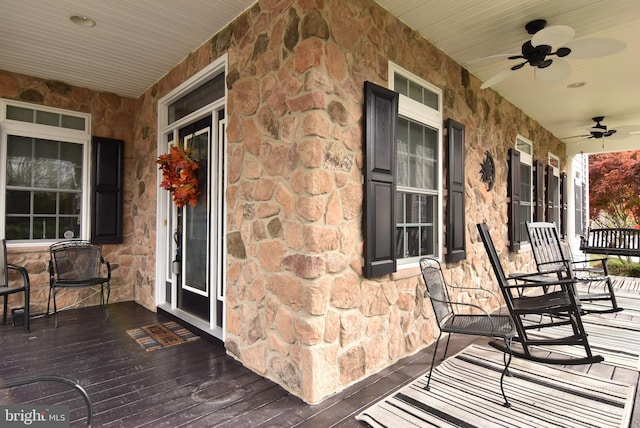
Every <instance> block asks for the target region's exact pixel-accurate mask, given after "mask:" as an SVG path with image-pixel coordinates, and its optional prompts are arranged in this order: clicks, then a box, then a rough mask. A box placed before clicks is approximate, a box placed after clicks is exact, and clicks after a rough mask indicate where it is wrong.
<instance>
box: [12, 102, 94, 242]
mask: <svg viewBox="0 0 640 428" xmlns="http://www.w3.org/2000/svg"><path fill="white" fill-rule="evenodd" d="M0 108H1V111H2V115H1V116H0V126H1V128H2V134H1V138H2V143H3V144H2V149H1V150H2V153H0V158H1V159H4V163H3V173H2V174H0V186H1V188H2V199H1V202H0V211H1V212H2V218H3V219H4V221H3V222H2V224H1V225H0V227H1V228H2V230H1V231H0V233H2V234H3V235H4V236H5V238H6V239H7V240H8V241H18V242H33V241H52V240H56V239H62V238H87V237H88V231H89V224H88V221H87V215H88V214H87V212H88V210H87V207H88V199H89V198H88V196H87V192H86V189H87V188H88V183H89V171H87V169H88V168H87V164H88V162H87V156H88V153H89V143H90V135H89V132H88V129H89V128H90V126H89V123H90V116H89V115H86V114H81V113H75V112H69V111H64V110H58V109H51V108H45V107H42V106H34V105H30V104H25V103H19V102H16V101H9V100H0Z"/></svg>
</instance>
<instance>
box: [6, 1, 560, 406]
mask: <svg viewBox="0 0 640 428" xmlns="http://www.w3.org/2000/svg"><path fill="white" fill-rule="evenodd" d="M225 53H227V54H228V75H227V86H228V99H227V118H228V122H227V151H226V157H227V164H228V168H227V170H228V174H227V180H228V187H227V189H226V196H225V203H226V207H227V213H228V216H227V221H226V226H227V231H226V233H227V247H228V254H227V266H226V281H227V282H226V305H227V318H226V347H227V351H228V353H229V354H230V355H232V356H233V357H234V358H236V359H238V360H240V361H241V362H242V363H243V364H244V365H245V366H247V367H249V368H251V369H252V370H254V371H256V372H257V373H260V374H261V375H263V376H265V377H268V378H270V379H273V380H274V381H276V382H278V383H279V384H280V385H282V386H283V387H284V388H286V389H288V390H289V391H291V392H292V393H294V394H296V395H298V396H300V397H301V398H302V399H304V400H305V401H307V402H312V403H313V402H318V401H321V400H322V399H323V398H325V397H327V396H329V395H331V394H333V393H335V392H336V391H339V390H341V389H343V388H345V387H346V386H348V385H350V384H352V383H354V382H356V381H358V380H360V379H362V378H364V377H366V376H368V375H370V374H372V373H375V372H377V371H379V370H381V369H383V368H384V367H387V366H389V365H390V364H392V363H393V362H395V361H397V360H398V359H399V358H401V357H404V356H406V355H409V354H412V353H414V352H416V351H418V350H420V349H421V348H423V347H425V346H427V345H428V344H429V343H431V342H432V341H433V340H434V338H435V337H436V335H437V326H436V324H435V322H434V320H433V314H432V311H431V309H430V307H429V303H428V301H426V300H425V299H424V297H423V285H422V283H421V279H420V276H419V271H418V270H417V269H409V270H403V271H401V272H398V273H396V274H394V275H389V276H385V277H382V278H378V279H376V280H368V279H365V278H364V277H363V276H362V264H363V238H362V231H361V230H362V225H361V222H362V198H363V173H362V167H363V157H364V153H363V141H362V136H363V130H362V126H361V125H362V111H363V86H364V81H366V80H369V81H373V82H375V83H378V84H381V85H383V86H386V82H387V73H388V69H387V68H388V61H389V60H391V61H393V62H395V63H396V64H398V65H400V66H402V67H404V68H405V69H407V70H409V71H411V72H413V73H414V74H416V75H418V76H421V77H422V78H424V79H425V80H427V81H429V82H431V83H432V84H434V85H436V86H438V87H440V88H442V90H443V110H444V111H443V113H444V114H443V117H444V118H445V120H446V119H447V118H453V119H455V120H457V121H458V122H461V123H463V124H464V125H465V127H466V155H467V157H466V184H467V186H466V189H467V191H466V196H467V201H466V203H467V218H466V223H467V258H466V260H464V261H462V262H459V263H456V264H451V265H448V266H447V268H448V270H447V272H446V273H445V274H446V278H447V280H450V281H451V282H457V283H461V282H463V281H464V282H466V283H468V284H474V285H480V284H482V285H484V286H491V287H493V288H494V289H495V288H496V285H495V282H494V280H493V273H492V272H490V269H491V268H490V266H489V264H488V260H487V258H486V255H485V253H484V248H483V247H482V243H481V242H480V241H479V239H478V236H477V231H476V229H475V224H476V223H478V222H481V221H486V222H487V223H488V224H489V225H490V226H491V227H492V236H493V238H494V241H495V243H496V246H497V248H498V250H499V252H500V253H501V256H502V261H503V263H504V265H505V267H506V269H507V270H508V271H514V270H525V269H527V268H531V266H532V260H531V256H530V254H528V253H527V252H521V253H518V254H513V253H509V252H508V251H507V250H506V244H507V228H506V225H507V221H508V218H507V197H506V195H507V172H508V167H507V150H508V149H509V148H511V147H514V144H515V138H516V135H517V134H521V135H523V136H525V137H527V138H529V139H530V140H532V141H533V142H534V143H535V146H534V151H535V153H534V158H536V159H546V156H547V153H548V152H552V153H554V154H556V155H558V156H559V157H560V158H561V159H562V160H563V162H564V158H565V151H564V146H563V144H562V143H561V142H560V141H559V140H557V139H556V138H554V137H553V136H552V135H551V133H549V132H548V131H546V130H545V129H543V128H542V127H540V125H539V124H538V123H536V122H535V121H533V120H531V119H530V118H529V117H527V116H526V115H525V114H524V113H523V112H522V111H520V110H518V109H517V108H515V107H514V106H513V105H511V104H510V103H508V102H507V101H505V100H504V99H502V98H501V97H500V96H499V95H498V94H497V93H496V92H494V91H493V90H484V91H482V90H480V89H479V87H480V82H479V81H478V80H477V79H476V78H475V77H473V76H471V75H469V73H468V72H467V71H466V70H464V69H463V68H462V67H461V66H460V65H459V64H457V63H455V62H454V61H453V60H451V59H450V58H448V57H447V56H446V55H444V54H443V53H442V52H440V51H439V50H438V49H436V48H435V47H434V46H433V45H431V44H430V43H429V42H428V41H426V40H425V39H423V38H422V37H421V36H420V35H419V34H417V33H416V32H414V31H413V30H411V29H410V28H408V27H407V26H405V25H404V24H402V23H401V22H400V21H399V20H398V19H396V18H395V17H393V16H392V15H390V14H388V13H387V12H386V11H385V10H383V9H382V8H380V7H379V6H378V5H377V4H375V3H374V2H372V1H371V0H350V1H343V0H261V1H258V2H257V3H256V4H255V5H254V6H253V7H252V8H251V9H249V10H248V11H246V12H245V13H244V14H242V15H241V16H239V17H238V18H237V19H236V20H234V21H233V22H232V23H231V24H230V25H229V26H228V27H226V28H225V29H223V30H222V31H221V32H219V33H218V34H216V35H214V36H213V37H212V38H211V39H210V40H209V41H208V42H206V43H205V44H203V45H202V46H201V47H200V48H199V49H197V50H196V51H195V52H193V53H192V54H191V55H190V56H189V57H188V58H187V59H185V61H183V62H182V63H181V64H179V65H178V66H177V67H176V68H174V69H173V70H172V71H171V72H169V73H168V74H167V75H166V76H165V77H164V78H163V79H161V80H160V81H159V82H157V83H156V84H155V85H154V86H153V87H151V88H150V89H149V90H148V91H146V92H145V93H144V94H142V95H141V96H140V97H139V98H138V99H137V101H136V105H135V108H134V109H133V110H134V111H135V119H134V120H133V121H132V122H131V121H129V122H127V124H128V125H132V129H133V138H132V144H131V145H130V147H131V150H128V149H127V150H126V154H127V159H126V162H125V166H126V186H127V203H126V207H127V210H126V213H125V224H127V225H130V228H129V227H128V228H127V230H128V233H127V238H126V240H125V245H123V246H122V247H123V249H122V250H120V251H126V254H127V255H128V256H129V260H128V261H129V262H130V263H131V265H130V266H129V267H128V269H129V274H128V276H127V278H129V280H130V281H131V283H130V284H131V285H132V287H133V297H134V298H135V300H136V301H138V302H140V303H142V304H143V305H145V306H147V307H149V308H151V309H153V308H155V300H154V283H155V282H154V281H155V278H154V276H155V265H154V263H153V262H152V261H153V260H154V249H155V221H156V219H155V198H156V192H157V181H156V177H157V171H156V165H155V163H153V162H152V161H151V160H150V159H154V158H155V156H156V155H157V153H156V145H157V102H158V100H159V99H160V98H161V97H162V96H164V95H166V94H167V93H168V92H169V91H171V90H172V89H173V88H175V87H176V86H178V85H179V84H180V83H182V82H184V81H185V80H187V79H188V78H189V77H191V76H192V75H193V74H195V73H196V72H197V71H199V70H201V69H202V68H204V67H205V66H206V65H208V64H209V63H211V62H212V61H213V60H215V59H216V58H218V57H220V56H221V55H222V54H225ZM2 86H4V85H2V83H0V87H2ZM2 96H6V95H2ZM127 102H128V101H127ZM51 105H54V104H51ZM72 106H73V104H72ZM82 111H85V110H82ZM124 119H125V118H123V120H124ZM94 120H95V119H94ZM104 136H109V135H104ZM116 138H118V137H116ZM127 143H128V140H127ZM128 147H129V145H128V146H127V148H128ZM443 147H446V145H444V142H443ZM485 150H489V151H490V152H491V153H492V155H493V157H494V160H495V164H496V170H497V171H496V183H495V186H494V189H493V190H492V191H491V192H487V191H486V187H485V185H484V184H483V183H482V182H481V181H480V172H479V171H480V164H481V162H482V160H483V159H484V153H485ZM133 153H137V154H145V156H133V155H132V154H133ZM147 154H148V155H147ZM445 156H446V153H445ZM443 179H444V178H443ZM445 193H446V189H445ZM445 212H446V207H445ZM441 242H444V236H443V237H441ZM125 249H126V250H125ZM122 264H124V263H122ZM459 297H460V298H462V299H464V300H467V301H474V300H476V296H459Z"/></svg>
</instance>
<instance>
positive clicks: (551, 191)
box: [547, 165, 560, 227]
mask: <svg viewBox="0 0 640 428" xmlns="http://www.w3.org/2000/svg"><path fill="white" fill-rule="evenodd" d="M557 191H558V189H556V186H555V183H554V181H553V167H552V166H551V165H549V166H547V221H550V222H553V223H557V222H558V220H560V219H557V218H555V217H554V215H553V210H554V209H555V208H556V204H555V203H554V201H553V199H554V195H555V194H556V192H557ZM556 227H558V224H556Z"/></svg>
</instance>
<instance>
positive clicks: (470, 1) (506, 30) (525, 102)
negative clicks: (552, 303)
mask: <svg viewBox="0 0 640 428" xmlns="http://www.w3.org/2000/svg"><path fill="white" fill-rule="evenodd" d="M345 1H349V0H345ZM377 2H378V3H379V4H380V5H381V6H382V7H384V8H385V9H387V10H389V11H390V12H391V13H393V14H394V15H396V16H398V17H399V18H400V19H401V20H402V21H404V22H405V23H406V24H407V25H409V26H410V27H412V28H414V29H415V30H417V31H419V32H420V33H422V34H423V35H424V36H425V38H426V39H428V40H429V41H431V42H432V43H434V44H435V45H436V46H437V47H439V48H440V49H441V50H443V51H444V52H445V53H446V54H448V55H449V56H450V57H452V58H453V59H454V60H456V61H458V62H459V63H460V64H462V65H463V66H464V67H466V68H467V69H468V70H469V71H470V72H471V73H473V74H474V75H476V76H477V77H478V78H479V79H480V80H482V81H485V80H487V79H488V78H490V77H491V76H493V75H495V74H497V73H498V72H500V71H502V70H504V69H507V68H509V67H510V66H512V65H514V64H515V62H514V61H509V60H506V59H500V60H496V61H489V62H483V63H475V64H473V63H472V64H469V61H472V60H474V59H478V58H482V57H486V56H491V55H497V54H519V53H520V48H521V45H522V44H523V43H524V42H525V41H527V40H529V39H530V38H531V37H532V36H531V35H529V34H527V33H526V31H525V29H524V26H525V24H526V23H527V22H529V21H531V20H534V19H540V18H542V19H546V20H547V21H548V24H547V26H554V25H568V26H571V27H573V29H574V30H575V33H576V35H575V40H580V39H587V38H594V37H608V38H615V39H618V40H623V41H624V42H625V43H626V45H627V47H626V49H625V50H623V51H622V52H619V53H616V54H614V55H610V56H606V57H602V58H593V59H572V58H571V55H569V56H568V57H566V58H565V59H566V60H567V61H568V62H569V63H570V65H571V67H572V73H571V75H570V77H569V78H568V79H567V80H565V81H563V82H561V83H555V84H550V83H544V82H541V81H538V80H535V79H534V72H533V68H532V67H529V66H525V67H524V68H523V69H521V70H518V71H516V72H513V73H512V76H511V77H510V78H508V79H507V80H505V81H503V82H502V83H499V84H497V85H495V86H494V87H493V89H495V90H496V91H498V92H499V93H500V94H502V95H503V96H504V97H505V98H507V99H508V100H509V101H511V102H512V103H513V104H515V105H516V106H518V107H520V108H521V109H522V110H524V111H525V112H526V113H527V114H528V115H529V116H531V117H532V118H534V119H535V120H537V121H538V122H539V123H540V124H541V125H542V126H544V127H545V128H547V129H549V130H550V131H551V132H553V133H554V134H555V135H556V136H557V137H559V138H565V137H569V136H574V135H583V134H588V128H590V127H591V126H592V125H593V122H592V121H591V117H594V116H605V120H604V121H603V123H604V124H605V125H607V126H609V128H610V129H612V128H615V129H618V130H621V131H626V132H618V133H617V134H615V135H614V137H619V136H620V135H626V136H628V138H626V139H623V140H620V139H617V140H614V139H613V137H610V139H606V140H605V146H606V149H607V150H616V149H618V148H620V149H629V148H637V149H640V134H628V131H629V130H633V131H636V130H638V131H640V73H638V69H639V68H640V67H639V66H640V3H638V1H637V0H562V1H559V0H377ZM253 3H254V1H253V0H189V1H176V0H135V1H131V0H109V1H105V0H0V11H1V12H0V69H2V70H7V71H12V72H16V73H23V74H27V75H31V76H35V77H40V78H44V79H53V80H60V81H63V82H67V83H70V84H73V85H77V86H81V87H88V88H91V89H96V90H101V91H108V92H114V93H117V94H120V95H123V96H127V97H134V98H135V97H138V96H139V95H141V94H142V93H143V92H144V91H145V90H146V89H148V88H149V87H150V86H151V85H153V84H154V83H155V82H156V81H158V80H159V79H160V78H161V77H162V76H163V75H164V74H165V73H167V72H168V71H169V70H171V69H172V68H173V67H174V66H175V65H177V64H178V63H179V62H180V61H182V60H183V59H184V58H185V57H186V56H187V55H188V54H189V53H190V52H192V51H194V50H195V49H197V48H198V47H199V46H200V45H202V44H203V43H204V42H206V41H207V40H208V39H209V38H210V37H211V36H212V35H213V34H215V33H216V32H217V31H219V30H220V29H222V28H223V27H224V26H225V25H226V24H227V23H228V22H230V21H231V20H233V19H234V18H235V17H236V16H238V15H239V14H241V13H242V12H243V11H244V10H246V9H247V8H248V7H250V6H251V5H252V4H253ZM72 14H80V15H86V16H88V17H91V18H93V19H95V20H96V22H97V25H96V26H95V27H93V28H83V27H79V26H76V25H74V24H72V23H71V21H70V20H69V17H70V16H71V15H72ZM552 66H553V65H552ZM578 81H584V82H586V85H585V86H583V87H581V88H576V89H569V88H567V84H569V83H572V82H578ZM485 90H490V89H485ZM623 127H626V128H623ZM618 134H620V135H618ZM616 144H619V146H617V145H616ZM601 147H602V142H601V141H595V140H593V139H591V140H583V141H581V139H578V138H577V139H571V140H567V150H568V152H573V153H575V152H579V151H585V152H593V151H599V150H601Z"/></svg>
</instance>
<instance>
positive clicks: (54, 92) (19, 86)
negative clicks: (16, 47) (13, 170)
mask: <svg viewBox="0 0 640 428" xmlns="http://www.w3.org/2000/svg"><path fill="white" fill-rule="evenodd" d="M0 98H6V99H11V100H18V101H23V102H28V103H32V104H38V105H43V106H48V107H56V108H62V109H67V110H71V111H77V112H83V113H90V114H91V125H92V129H91V134H92V135H94V136H100V137H106V138H116V139H120V140H124V142H125V170H127V171H128V170H129V169H130V165H131V158H132V157H133V153H134V152H133V151H131V149H130V148H131V143H132V139H133V134H132V128H133V123H134V117H135V110H134V109H135V101H134V100H132V99H128V98H122V97H120V96H118V95H115V94H111V93H104V92H96V91H91V90H89V89H86V88H79V87H75V86H71V85H68V84H66V83H62V82H57V81H51V80H42V79H38V78H35V77H31V76H24V75H19V74H15V73H9V72H6V71H2V70H0ZM128 184H129V180H127V179H125V189H126V191H125V197H124V199H125V200H124V207H125V215H124V225H123V226H124V243H123V245H118V246H115V245H105V246H104V249H103V251H104V255H105V258H106V259H107V260H108V261H109V262H110V263H111V264H112V266H113V267H115V269H114V271H113V279H112V281H111V284H112V287H111V299H110V301H111V302H117V301H128V300H132V299H133V289H134V287H133V286H134V281H133V278H134V275H133V273H134V272H135V266H134V265H133V263H132V261H131V255H130V253H131V249H130V242H131V238H132V235H133V224H132V217H131V215H130V214H128V211H130V209H131V205H132V196H133V193H132V191H131V187H130V186H129V185H128ZM7 252H8V259H9V262H10V263H15V264H18V265H21V266H24V267H25V268H26V269H27V271H28V272H29V279H30V282H31V293H30V297H31V305H30V308H31V313H32V314H37V313H44V312H45V310H46V306H47V297H48V293H49V275H48V273H47V266H48V262H49V253H48V247H46V246H36V247H34V246H31V247H27V246H25V247H19V248H15V247H11V248H9V249H8V251H7ZM17 296H18V295H15V296H14V297H12V298H11V304H10V307H16V306H19V305H21V303H20V302H18V301H17V299H16V297H17ZM99 303H100V297H99V295H98V294H95V292H94V290H92V289H80V290H72V289H69V290H65V291H64V292H63V293H60V295H59V296H58V306H59V307H61V308H65V307H72V306H73V307H75V306H76V305H78V306H89V305H97V304H99Z"/></svg>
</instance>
